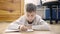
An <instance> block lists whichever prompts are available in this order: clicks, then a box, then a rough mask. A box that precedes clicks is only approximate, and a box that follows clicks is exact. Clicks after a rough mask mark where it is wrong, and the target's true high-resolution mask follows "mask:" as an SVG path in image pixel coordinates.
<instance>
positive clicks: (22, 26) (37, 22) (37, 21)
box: [6, 3, 50, 32]
mask: <svg viewBox="0 0 60 34" xmlns="http://www.w3.org/2000/svg"><path fill="white" fill-rule="evenodd" d="M29 24H30V26H28V25H29ZM27 29H33V30H50V26H49V24H47V23H46V22H45V21H44V20H42V19H41V17H40V16H39V15H37V14H36V5H34V4H32V3H29V4H27V5H26V13H25V15H23V16H21V17H20V18H19V19H17V20H16V21H14V22H13V23H11V24H10V25H9V27H8V28H7V30H6V32H7V31H27Z"/></svg>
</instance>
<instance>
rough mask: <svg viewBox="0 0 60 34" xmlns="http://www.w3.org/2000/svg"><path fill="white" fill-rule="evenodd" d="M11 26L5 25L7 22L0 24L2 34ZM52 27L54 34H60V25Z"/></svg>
mask: <svg viewBox="0 0 60 34" xmlns="http://www.w3.org/2000/svg"><path fill="white" fill-rule="evenodd" d="M9 24H10V23H5V22H3V23H0V34H2V33H3V32H4V30H5V29H6V27H7V26H8V25H9ZM51 27H52V31H53V32H55V33H56V34H60V24H52V25H51Z"/></svg>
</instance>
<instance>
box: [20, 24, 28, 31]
mask: <svg viewBox="0 0 60 34" xmlns="http://www.w3.org/2000/svg"><path fill="white" fill-rule="evenodd" d="M27 29H28V28H27V27H26V26H25V25H21V26H20V31H27Z"/></svg>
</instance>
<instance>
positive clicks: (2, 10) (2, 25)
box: [0, 0, 60, 34]
mask: <svg viewBox="0 0 60 34" xmlns="http://www.w3.org/2000/svg"><path fill="white" fill-rule="evenodd" d="M27 3H33V4H35V5H36V7H37V11H36V13H37V14H38V15H40V16H41V17H42V19H43V20H45V21H46V22H47V23H49V24H50V26H51V27H52V31H53V32H55V33H56V34H60V4H59V3H60V0H0V34H2V33H3V32H4V30H5V29H6V27H7V26H8V25H9V24H10V23H11V22H13V21H15V20H16V19H18V18H19V17H20V16H22V15H24V13H25V5H26V4H27Z"/></svg>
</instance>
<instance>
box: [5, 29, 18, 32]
mask: <svg viewBox="0 0 60 34" xmlns="http://www.w3.org/2000/svg"><path fill="white" fill-rule="evenodd" d="M5 32H19V30H8V29H7V30H5Z"/></svg>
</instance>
